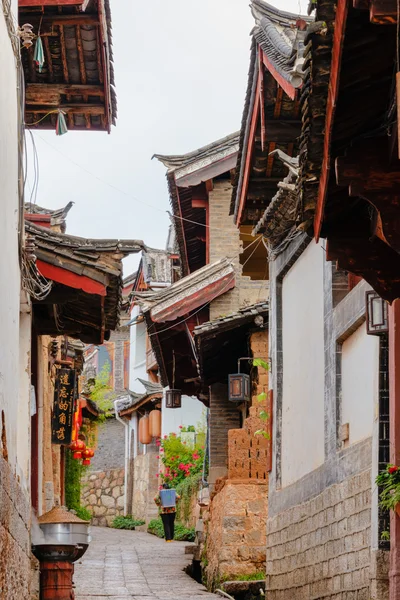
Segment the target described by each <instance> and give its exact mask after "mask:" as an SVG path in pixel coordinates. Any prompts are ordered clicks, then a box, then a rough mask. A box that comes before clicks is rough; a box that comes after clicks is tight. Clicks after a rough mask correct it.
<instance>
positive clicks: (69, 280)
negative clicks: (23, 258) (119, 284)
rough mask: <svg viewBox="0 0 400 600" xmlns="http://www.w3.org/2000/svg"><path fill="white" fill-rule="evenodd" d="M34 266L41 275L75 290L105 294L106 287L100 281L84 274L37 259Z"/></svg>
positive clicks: (99, 294)
mask: <svg viewBox="0 0 400 600" xmlns="http://www.w3.org/2000/svg"><path fill="white" fill-rule="evenodd" d="M36 266H37V268H38V269H39V271H40V273H41V274H42V275H43V277H46V279H51V280H52V281H56V282H57V283H62V284H63V285H66V286H68V287H71V288H74V289H77V290H83V291H84V292H87V293H88V294H96V295H98V296H106V295H107V290H106V287H105V286H104V285H103V284H102V283H99V282H98V281H94V280H93V279H90V277H87V276H86V275H77V274H76V273H72V272H71V271H67V270H66V269H63V268H62V267H57V266H55V265H49V264H48V263H45V262H44V261H42V260H39V259H38V260H37V261H36Z"/></svg>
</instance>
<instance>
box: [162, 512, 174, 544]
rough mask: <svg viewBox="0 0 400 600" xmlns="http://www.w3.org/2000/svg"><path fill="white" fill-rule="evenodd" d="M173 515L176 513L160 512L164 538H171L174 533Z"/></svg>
mask: <svg viewBox="0 0 400 600" xmlns="http://www.w3.org/2000/svg"><path fill="white" fill-rule="evenodd" d="M175 515H176V513H164V514H162V513H161V519H162V522H163V526H164V535H165V539H166V540H173V539H174V534H175Z"/></svg>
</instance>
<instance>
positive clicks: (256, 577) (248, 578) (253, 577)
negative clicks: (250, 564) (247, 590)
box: [234, 571, 266, 581]
mask: <svg viewBox="0 0 400 600" xmlns="http://www.w3.org/2000/svg"><path fill="white" fill-rule="evenodd" d="M265 578H266V573H264V571H258V573H252V574H251V575H239V576H238V577H234V580H235V581H264V579H265Z"/></svg>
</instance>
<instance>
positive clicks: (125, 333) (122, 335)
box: [110, 326, 130, 391]
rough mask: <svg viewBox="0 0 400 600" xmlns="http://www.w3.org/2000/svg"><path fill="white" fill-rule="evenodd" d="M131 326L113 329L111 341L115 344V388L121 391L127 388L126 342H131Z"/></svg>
mask: <svg viewBox="0 0 400 600" xmlns="http://www.w3.org/2000/svg"><path fill="white" fill-rule="evenodd" d="M129 340H130V332H129V327H124V326H121V327H120V328H119V329H118V330H117V331H112V332H111V336H110V342H112V343H113V344H114V364H113V368H114V373H113V375H114V389H115V390H117V391H121V390H124V389H125V387H126V386H125V358H124V347H125V342H129Z"/></svg>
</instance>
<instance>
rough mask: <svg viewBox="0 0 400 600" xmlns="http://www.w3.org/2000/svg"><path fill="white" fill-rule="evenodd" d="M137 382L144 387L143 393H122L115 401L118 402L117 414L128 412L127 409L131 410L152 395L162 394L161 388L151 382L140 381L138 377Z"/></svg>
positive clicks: (128, 391)
mask: <svg viewBox="0 0 400 600" xmlns="http://www.w3.org/2000/svg"><path fill="white" fill-rule="evenodd" d="M138 381H140V383H141V384H142V385H143V386H144V388H145V390H146V391H145V392H143V393H137V392H132V391H131V390H125V391H124V392H122V393H121V394H120V395H119V396H117V398H115V400H118V404H117V410H118V412H119V413H120V412H122V411H124V410H128V409H129V408H133V407H134V406H135V405H136V404H139V402H142V400H145V399H146V398H147V397H150V396H153V395H154V394H162V392H163V387H162V385H161V384H159V383H153V382H152V381H146V380H145V379H140V378H139V377H138Z"/></svg>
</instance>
